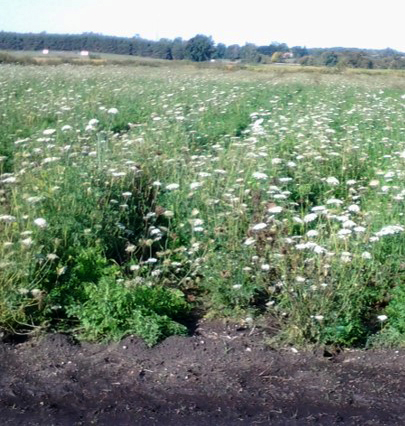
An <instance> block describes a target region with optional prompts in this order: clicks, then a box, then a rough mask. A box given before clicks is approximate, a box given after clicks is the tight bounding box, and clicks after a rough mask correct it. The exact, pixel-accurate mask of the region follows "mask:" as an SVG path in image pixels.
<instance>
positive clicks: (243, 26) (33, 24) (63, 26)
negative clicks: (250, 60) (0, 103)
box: [0, 0, 405, 52]
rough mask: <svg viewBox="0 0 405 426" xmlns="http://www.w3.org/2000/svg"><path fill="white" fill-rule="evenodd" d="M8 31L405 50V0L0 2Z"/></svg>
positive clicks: (0, 22)
mask: <svg viewBox="0 0 405 426" xmlns="http://www.w3.org/2000/svg"><path fill="white" fill-rule="evenodd" d="M0 31H14V32H42V31H46V32H48V33H72V34H80V33H83V32H94V33H102V34H106V35H116V36H125V37H132V36H134V35H136V34H138V35H140V36H141V37H143V38H147V39H150V40H158V39H159V38H170V39H173V38H175V37H182V38H183V39H185V40H187V39H189V38H191V37H193V36H194V35H196V34H205V35H210V36H212V37H213V39H214V41H215V42H216V43H225V44H227V45H229V44H240V45H243V44H245V43H246V42H250V43H255V44H257V45H268V44H270V43H271V42H273V41H276V42H280V43H287V44H288V45H289V46H307V47H336V46H343V47H359V48H376V49H383V48H386V47H391V48H393V49H397V50H400V51H402V52H405V0H384V1H382V0H277V1H274V0H248V1H245V0H239V1H238V0H199V1H195V0H0Z"/></svg>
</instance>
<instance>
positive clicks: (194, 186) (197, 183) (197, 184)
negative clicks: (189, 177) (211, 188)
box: [190, 182, 203, 190]
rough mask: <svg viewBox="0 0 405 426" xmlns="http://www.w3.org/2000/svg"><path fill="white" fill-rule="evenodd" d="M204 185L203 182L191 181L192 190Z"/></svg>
mask: <svg viewBox="0 0 405 426" xmlns="http://www.w3.org/2000/svg"><path fill="white" fill-rule="evenodd" d="M202 186H203V184H202V183H201V182H192V183H190V189H191V190H194V189H198V188H201V187H202Z"/></svg>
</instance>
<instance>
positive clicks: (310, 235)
mask: <svg viewBox="0 0 405 426" xmlns="http://www.w3.org/2000/svg"><path fill="white" fill-rule="evenodd" d="M306 235H307V237H317V236H318V235H319V232H318V231H316V230H315V229H311V230H310V231H308V232H307V234H306Z"/></svg>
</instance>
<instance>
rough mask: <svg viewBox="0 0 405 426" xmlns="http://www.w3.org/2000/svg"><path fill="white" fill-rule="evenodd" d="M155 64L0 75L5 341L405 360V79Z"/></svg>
mask: <svg viewBox="0 0 405 426" xmlns="http://www.w3.org/2000/svg"><path fill="white" fill-rule="evenodd" d="M142 60H145V59H142ZM159 62H160V66H156V67H135V66H133V67H128V66H119V65H101V66H98V67H95V66H86V65H84V66H80V67H78V66H73V65H60V66H42V67H38V66H20V65H8V64H4V65H1V66H0V100H1V102H0V120H1V121H0V123H1V124H0V329H1V330H3V332H7V333H8V332H18V333H37V332H42V331H47V330H62V331H69V332H72V333H75V334H76V335H77V336H79V337H81V338H83V339H89V340H110V339H120V338H121V337H123V336H125V335H128V334H131V333H133V334H137V335H139V336H141V337H143V338H144V339H145V340H146V341H147V342H148V343H149V344H154V343H156V342H158V341H159V340H161V339H162V338H164V337H165V336H168V335H171V334H184V333H187V328H186V326H185V325H184V324H187V323H188V322H189V321H190V318H192V317H195V316H200V317H201V316H204V317H230V318H233V319H235V320H236V321H240V322H242V323H244V324H246V325H248V326H254V324H256V323H257V324H270V325H271V328H272V329H273V330H276V335H275V336H274V337H272V344H286V343H294V344H295V345H300V344H302V345H306V344H320V343H333V344H338V345H342V346H356V345H357V346H363V347H364V346H365V345H367V346H370V345H375V346H376V345H379V346H381V345H387V346H400V345H404V344H405V314H404V312H405V280H404V273H405V256H404V254H405V237H404V235H405V233H404V227H405V219H404V213H405V209H404V200H405V184H404V182H405V120H404V118H405V114H404V112H405V111H404V108H405V74H404V73H401V72H389V71H384V72H375V73H373V72H371V71H369V72H359V71H356V72H351V71H348V72H343V73H340V72H335V71H334V72H333V73H330V72H325V70H322V69H306V70H305V72H304V71H303V70H302V69H301V68H299V67H291V69H288V68H287V67H283V68H280V69H274V68H270V67H265V66H262V67H258V66H255V67H250V68H249V69H248V67H241V68H245V69H237V67H236V66H234V65H226V64H223V65H222V64H221V65H216V66H206V67H204V66H199V67H196V66H192V65H190V64H186V65H184V66H183V65H179V64H175V65H172V66H171V65H170V64H169V65H166V63H164V62H163V61H159Z"/></svg>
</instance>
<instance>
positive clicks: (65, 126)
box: [61, 124, 72, 132]
mask: <svg viewBox="0 0 405 426" xmlns="http://www.w3.org/2000/svg"><path fill="white" fill-rule="evenodd" d="M61 130H62V132H67V131H68V130H72V126H69V124H65V125H64V126H63V127H62V129H61Z"/></svg>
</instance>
